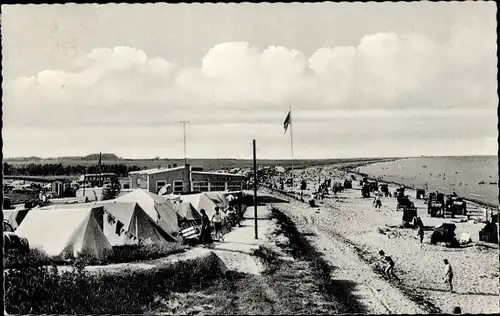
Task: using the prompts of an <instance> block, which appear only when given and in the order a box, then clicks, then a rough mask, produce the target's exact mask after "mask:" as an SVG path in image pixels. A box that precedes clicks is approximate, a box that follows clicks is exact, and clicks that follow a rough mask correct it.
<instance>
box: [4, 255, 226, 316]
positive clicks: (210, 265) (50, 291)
mask: <svg viewBox="0 0 500 316" xmlns="http://www.w3.org/2000/svg"><path fill="white" fill-rule="evenodd" d="M84 264H85V263H84V261H81V260H76V261H75V265H74V268H73V270H72V271H68V272H60V271H58V269H57V267H56V266H52V267H22V268H15V269H11V270H9V271H8V272H6V275H5V279H6V282H5V289H6V292H5V302H6V307H7V308H6V310H7V312H8V313H13V314H28V313H32V314H42V313H43V314H139V313H141V314H142V313H143V312H144V311H146V310H149V309H150V307H151V304H152V303H153V301H154V297H155V296H157V295H167V294H169V293H171V292H174V291H187V290H190V289H201V288H203V287H205V286H208V284H209V283H208V282H210V281H212V280H214V279H216V278H219V277H221V276H222V274H221V269H220V268H221V267H220V266H219V260H218V257H217V256H216V255H215V254H210V255H209V256H207V257H203V258H200V259H193V260H189V261H184V262H182V261H181V262H176V263H173V264H170V265H168V266H163V267H161V268H156V269H153V270H145V271H139V272H126V273H121V274H104V273H100V274H89V273H87V272H85V270H84V269H83V267H84Z"/></svg>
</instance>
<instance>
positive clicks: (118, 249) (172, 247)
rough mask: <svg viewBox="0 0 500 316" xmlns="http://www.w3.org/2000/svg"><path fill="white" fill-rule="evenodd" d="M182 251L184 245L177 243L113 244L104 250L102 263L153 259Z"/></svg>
mask: <svg viewBox="0 0 500 316" xmlns="http://www.w3.org/2000/svg"><path fill="white" fill-rule="evenodd" d="M183 251H184V247H182V246H181V245H180V244H179V243H168V244H160V245H157V244H153V245H142V246H139V245H126V246H115V247H113V249H112V250H111V251H106V252H105V258H104V259H103V260H102V262H103V264H108V263H120V262H131V261H139V260H153V259H158V258H162V257H166V256H168V255H171V254H175V253H179V252H183Z"/></svg>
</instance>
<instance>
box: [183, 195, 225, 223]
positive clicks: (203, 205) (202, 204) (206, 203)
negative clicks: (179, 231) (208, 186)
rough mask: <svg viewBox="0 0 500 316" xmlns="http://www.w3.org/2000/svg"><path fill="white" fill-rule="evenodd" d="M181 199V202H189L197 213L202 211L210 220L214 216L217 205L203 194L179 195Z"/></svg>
mask: <svg viewBox="0 0 500 316" xmlns="http://www.w3.org/2000/svg"><path fill="white" fill-rule="evenodd" d="M181 199H182V202H190V203H191V205H193V206H194V208H195V209H196V210H197V211H198V212H200V211H201V210H202V209H204V210H205V212H206V213H207V216H208V218H210V219H211V218H212V216H213V215H214V214H215V208H216V207H217V204H216V203H215V202H214V201H212V200H211V199H210V198H209V197H208V196H207V195H206V194H205V193H197V194H187V195H181Z"/></svg>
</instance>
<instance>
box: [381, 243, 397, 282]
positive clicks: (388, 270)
mask: <svg viewBox="0 0 500 316" xmlns="http://www.w3.org/2000/svg"><path fill="white" fill-rule="evenodd" d="M378 253H379V255H380V258H379V259H377V261H383V262H384V263H385V268H384V275H385V276H386V277H387V278H388V279H389V281H390V280H391V275H392V276H393V277H394V278H396V279H398V277H397V276H396V275H395V274H394V266H395V263H394V260H392V258H391V257H390V256H387V255H386V254H385V252H384V251H383V250H380V251H379V252H378ZM377 261H376V262H377Z"/></svg>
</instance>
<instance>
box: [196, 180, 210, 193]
mask: <svg viewBox="0 0 500 316" xmlns="http://www.w3.org/2000/svg"><path fill="white" fill-rule="evenodd" d="M193 191H195V192H208V182H207V181H198V182H193Z"/></svg>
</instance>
